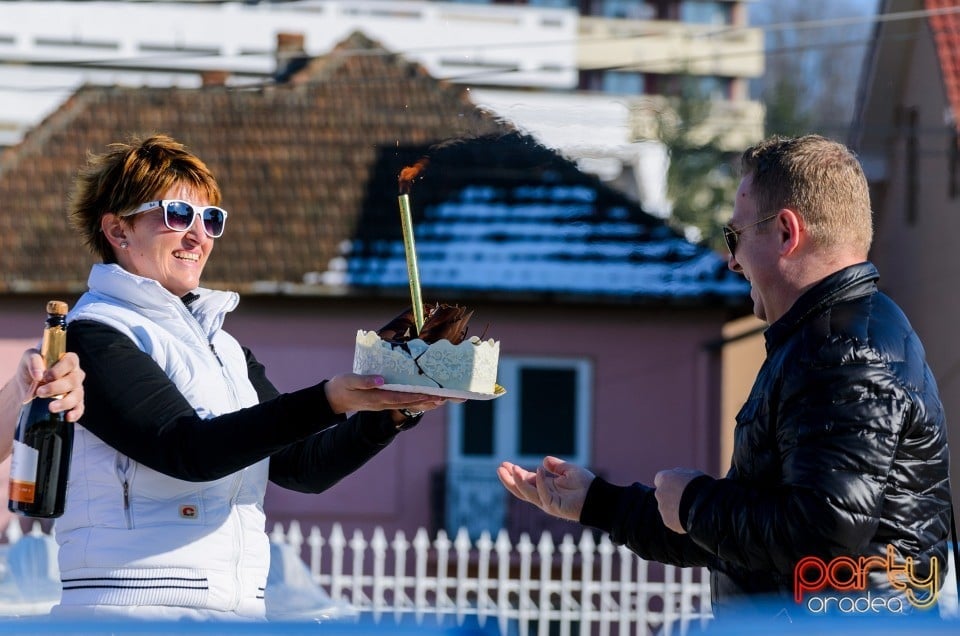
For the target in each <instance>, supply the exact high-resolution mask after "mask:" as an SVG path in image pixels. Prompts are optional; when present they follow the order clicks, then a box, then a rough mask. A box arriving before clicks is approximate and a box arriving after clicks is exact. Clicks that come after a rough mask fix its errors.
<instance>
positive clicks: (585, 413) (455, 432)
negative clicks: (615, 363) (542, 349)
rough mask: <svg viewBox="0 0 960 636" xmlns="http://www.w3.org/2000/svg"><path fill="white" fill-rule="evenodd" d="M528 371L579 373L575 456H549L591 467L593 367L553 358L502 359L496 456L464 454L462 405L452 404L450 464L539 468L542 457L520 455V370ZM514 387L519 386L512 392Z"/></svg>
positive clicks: (496, 407) (582, 360) (495, 414)
mask: <svg viewBox="0 0 960 636" xmlns="http://www.w3.org/2000/svg"><path fill="white" fill-rule="evenodd" d="M526 368H539V369H573V370H574V371H575V372H576V378H577V379H576V391H577V400H576V402H577V407H576V409H577V412H576V413H575V414H574V427H575V430H574V447H575V453H574V454H573V455H559V454H557V453H550V454H552V455H555V456H557V457H560V458H561V459H563V460H565V461H570V462H574V463H577V464H580V465H583V466H585V465H588V464H589V462H590V457H591V448H590V437H591V436H590V428H591V426H590V424H591V421H590V420H591V418H590V414H591V412H592V410H593V364H592V363H591V362H590V360H588V359H586V358H570V357H563V358H554V357H545V356H543V357H538V356H523V357H519V356H518V357H512V356H509V357H501V358H500V364H499V366H498V368H497V383H498V384H500V385H501V386H503V387H504V388H505V389H506V390H507V392H506V394H505V395H502V396H500V397H499V398H496V399H494V400H493V425H494V431H493V453H492V454H491V455H490V456H475V455H469V456H466V455H462V454H461V452H460V449H461V448H462V436H463V435H462V432H463V406H462V405H460V404H451V405H450V407H449V408H450V412H449V418H450V423H451V424H452V426H451V427H450V434H449V435H448V437H447V461H448V463H450V464H456V465H459V466H469V465H476V466H478V467H480V466H489V465H490V463H491V461H495V462H496V463H497V464H499V463H500V462H501V461H510V462H514V463H516V464H520V465H523V466H538V465H540V462H542V461H543V456H542V455H540V456H537V455H521V454H520V453H519V449H518V445H519V442H518V435H517V433H518V432H519V430H520V426H521V424H522V423H521V422H519V421H518V413H517V409H518V403H519V397H520V382H519V377H520V371H521V370H522V369H526ZM511 387H516V388H515V389H514V390H512V391H511Z"/></svg>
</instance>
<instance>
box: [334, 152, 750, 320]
mask: <svg viewBox="0 0 960 636" xmlns="http://www.w3.org/2000/svg"><path fill="white" fill-rule="evenodd" d="M428 158H429V163H428V165H427V167H426V169H425V170H424V171H423V177H422V178H421V179H418V180H417V181H416V182H415V183H414V185H413V187H412V188H411V193H410V198H411V205H412V207H413V210H414V226H415V227H416V248H417V256H418V261H419V270H420V279H421V282H422V284H423V287H424V288H425V289H426V288H428V287H430V288H434V289H441V290H470V291H472V292H524V293H534V294H550V295H561V296H590V297H598V298H602V297H605V298H607V299H608V300H609V299H614V298H616V299H619V300H654V299H657V300H664V299H670V300H680V299H687V300H689V299H697V300H700V301H703V300H706V299H708V298H710V299H715V298H716V297H718V296H719V297H724V296H725V297H728V298H734V299H738V298H742V297H743V295H744V293H745V290H746V285H745V283H744V280H743V278H742V277H740V276H739V275H736V274H734V273H733V272H731V271H729V270H728V269H727V268H726V265H725V263H724V262H723V261H722V260H721V259H720V258H719V257H718V256H717V255H716V254H715V253H713V252H712V251H710V250H708V249H705V248H703V247H700V246H697V245H694V244H693V243H690V242H689V241H687V240H686V239H684V238H683V237H682V236H680V235H679V234H678V233H677V232H675V231H673V230H672V229H670V228H669V227H668V226H667V225H666V224H664V222H663V220H662V219H660V218H658V217H654V216H652V215H649V214H646V213H645V212H643V210H641V209H640V208H639V207H638V206H637V205H636V204H635V203H633V202H632V201H630V200H628V199H627V198H626V197H625V196H623V195H622V194H620V193H619V192H617V191H615V190H612V189H610V188H608V187H606V186H604V185H603V184H602V183H601V182H599V181H598V180H597V179H596V178H595V177H593V176H590V175H586V174H584V173H582V172H580V171H579V170H577V169H576V167H575V165H574V164H573V163H571V162H570V161H568V160H566V159H564V158H562V157H560V156H558V155H557V154H556V153H554V152H553V151H551V150H548V149H546V148H544V147H543V146H540V145H538V144H537V143H536V142H535V141H533V140H532V139H531V138H529V137H525V136H522V135H520V134H508V135H500V136H489V137H481V138H475V139H470V140H464V141H461V142H457V143H451V144H446V145H444V146H442V147H441V148H438V149H435V150H433V151H432V152H430V153H429V155H428ZM417 159H418V158H417V157H410V163H411V165H412V164H413V163H415V162H416V160H417ZM376 212H378V213H380V212H382V213H385V216H383V217H381V218H378V219H376V220H375V221H373V220H372V219H369V220H366V221H364V222H361V224H360V230H359V232H358V233H357V236H356V237H355V238H354V239H353V240H352V241H350V242H347V243H345V244H344V245H343V246H342V249H341V252H342V256H343V258H342V259H338V260H336V261H334V262H333V263H331V267H330V269H329V270H328V271H327V272H324V273H323V274H322V280H325V281H327V282H329V283H343V284H349V285H353V286H382V285H393V286H403V285H406V281H407V270H406V260H405V257H404V251H403V245H402V243H400V242H399V241H398V240H397V238H396V234H397V230H396V228H395V227H391V221H392V218H394V217H397V215H398V213H397V211H396V209H394V210H386V209H384V208H383V207H378V208H376ZM371 221H372V222H371ZM394 223H395V222H394ZM384 230H386V232H387V233H386V234H384V233H383V232H384Z"/></svg>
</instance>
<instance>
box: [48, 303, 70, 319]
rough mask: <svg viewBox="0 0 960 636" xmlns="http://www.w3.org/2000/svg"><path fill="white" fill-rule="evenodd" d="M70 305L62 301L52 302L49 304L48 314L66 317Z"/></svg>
mask: <svg viewBox="0 0 960 636" xmlns="http://www.w3.org/2000/svg"><path fill="white" fill-rule="evenodd" d="M68 310H69V305H67V303H65V302H63V301H62V300H51V301H48V302H47V313H48V314H55V315H58V316H66V315H67V311H68Z"/></svg>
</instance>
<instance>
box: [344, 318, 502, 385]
mask: <svg viewBox="0 0 960 636" xmlns="http://www.w3.org/2000/svg"><path fill="white" fill-rule="evenodd" d="M472 314H473V312H471V311H468V310H466V309H464V308H462V307H458V306H455V305H453V306H451V305H439V304H438V305H434V306H432V307H431V306H426V307H425V311H424V315H425V317H426V318H425V320H424V322H423V326H422V327H421V328H420V330H419V332H418V331H417V330H416V329H415V327H414V319H413V314H412V311H411V310H409V309H408V310H407V311H406V312H404V313H403V314H400V315H399V316H397V317H396V318H394V319H393V320H392V321H391V322H390V323H389V324H387V325H386V326H384V327H383V328H381V329H380V330H379V331H364V330H362V329H361V330H360V331H358V332H357V344H356V349H355V351H354V357H353V372H354V373H360V374H364V375H374V374H375V375H381V376H383V378H384V380H385V382H386V384H388V385H394V386H395V387H400V386H402V387H430V388H431V389H434V390H438V391H439V390H442V391H445V392H467V393H471V394H482V395H491V396H492V395H494V394H500V393H502V392H503V389H501V388H500V387H498V386H497V365H498V363H499V361H500V343H499V342H497V341H495V340H483V339H481V338H477V337H476V336H474V337H471V338H467V337H466V335H467V323H468V322H469V320H470V316H471V315H472ZM438 394H442V393H438Z"/></svg>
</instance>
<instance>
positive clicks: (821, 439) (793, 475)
mask: <svg viewBox="0 0 960 636" xmlns="http://www.w3.org/2000/svg"><path fill="white" fill-rule="evenodd" d="M877 279H878V274H877V271H876V269H875V268H874V266H873V265H872V264H870V263H862V264H859V265H855V266H852V267H848V268H846V269H843V270H841V271H839V272H837V273H835V274H833V275H831V276H829V277H828V278H826V279H824V280H823V281H821V282H820V283H819V284H817V285H816V286H815V287H813V288H812V289H810V290H809V291H807V292H806V293H805V294H804V295H803V296H802V297H801V298H800V299H798V301H797V302H796V303H795V304H794V305H793V307H791V309H790V310H789V311H788V312H787V314H785V315H784V316H783V317H782V318H781V319H780V320H778V321H777V322H775V323H773V324H772V325H771V326H770V327H769V328H768V329H767V331H766V332H765V337H766V346H767V359H766V361H765V362H764V364H763V367H762V368H761V369H760V372H759V374H758V375H757V379H756V382H755V383H754V385H753V389H752V390H751V393H750V397H749V398H748V399H747V401H746V403H745V404H744V405H743V408H742V409H741V410H740V412H739V414H738V415H737V426H736V430H735V441H734V454H733V461H732V468H731V469H730V472H729V473H728V474H727V476H726V477H725V478H723V479H712V478H709V477H700V478H698V479H696V480H695V481H693V482H691V484H690V485H689V486H688V487H687V489H686V490H685V491H684V495H683V500H682V502H681V519H682V520H683V523H684V528H686V530H687V532H688V534H685V535H680V534H676V533H674V532H672V531H670V530H668V529H667V528H666V527H665V526H664V525H663V522H662V521H661V519H660V515H659V512H658V510H657V503H656V500H655V498H654V491H653V489H652V488H650V487H647V486H644V485H641V484H634V485H632V486H628V487H619V486H613V485H611V484H609V483H607V482H605V481H603V480H602V479H599V478H598V479H597V480H595V482H594V483H593V484H592V485H591V487H590V491H589V492H588V495H587V500H586V502H585V505H584V509H583V512H582V514H581V519H580V520H581V522H582V523H584V524H586V525H590V526H593V527H596V528H599V529H601V530H606V531H608V532H609V533H610V535H611V539H612V540H613V541H614V542H616V543H620V544H624V545H626V546H627V547H629V548H630V549H632V550H633V551H634V552H636V553H637V554H639V555H640V556H641V557H643V558H646V559H650V560H657V561H661V562H665V563H672V564H675V565H682V566H690V565H707V566H709V567H710V569H711V571H712V580H711V583H712V593H713V604H714V611H715V613H716V614H717V615H718V616H720V615H723V614H724V613H725V612H726V611H727V610H732V609H733V608H734V607H747V606H749V605H750V604H751V603H752V602H754V601H756V600H757V599H759V598H761V597H762V598H763V599H764V602H770V601H774V602H775V603H778V604H779V605H780V606H781V607H782V608H788V609H789V608H793V609H800V608H798V606H797V604H796V601H795V600H794V598H793V573H794V566H795V564H796V563H797V562H798V561H799V560H800V559H802V558H803V557H807V556H816V557H820V558H821V559H823V560H824V561H829V560H830V559H832V558H834V557H837V556H851V557H854V558H855V559H856V558H857V557H858V556H861V555H877V556H880V557H885V556H886V550H887V546H888V545H892V546H893V547H894V549H895V551H896V559H897V562H898V563H899V564H901V565H902V564H903V562H904V559H905V558H906V557H913V559H914V565H915V567H916V573H917V576H926V572H927V568H928V567H929V565H930V563H931V557H936V558H937V560H938V563H939V564H941V566H940V571H939V579H940V584H941V587H942V583H943V577H944V573H945V571H946V563H947V539H948V535H949V527H950V490H949V482H948V450H947V430H946V426H945V422H944V414H943V409H942V407H941V404H940V399H939V396H938V394H937V387H936V384H935V382H934V379H933V376H932V374H931V372H930V369H929V368H928V367H927V364H926V361H925V356H924V351H923V347H922V346H921V344H920V340H919V339H918V338H917V335H916V334H915V333H914V331H913V329H912V328H911V326H910V323H909V322H908V321H907V319H906V317H905V316H904V315H903V313H902V312H901V310H900V309H899V308H898V307H897V306H896V305H895V304H894V303H893V301H892V300H890V298H889V297H887V296H886V295H885V294H883V293H880V292H879V291H878V289H877ZM889 588H890V582H889V580H888V579H887V576H886V572H885V570H882V569H876V570H874V571H873V572H871V580H870V584H869V589H870V591H871V592H872V593H873V594H874V595H877V594H878V593H883V591H884V590H889Z"/></svg>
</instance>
